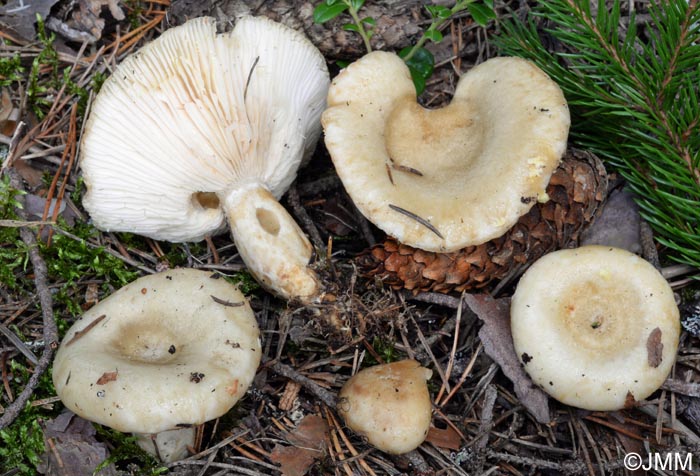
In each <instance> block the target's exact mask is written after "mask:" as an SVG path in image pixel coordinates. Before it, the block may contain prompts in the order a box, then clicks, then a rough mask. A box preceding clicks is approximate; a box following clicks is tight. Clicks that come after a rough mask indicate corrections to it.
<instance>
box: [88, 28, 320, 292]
mask: <svg viewBox="0 0 700 476" xmlns="http://www.w3.org/2000/svg"><path fill="white" fill-rule="evenodd" d="M328 85H329V76H328V70H327V68H326V64H325V61H324V58H323V57H322V55H321V54H320V52H319V51H318V50H317V49H316V48H315V47H314V46H313V45H312V44H311V42H309V41H308V39H306V38H305V37H304V36H303V35H302V34H301V33H299V32H296V31H294V30H292V29H290V28H287V27H285V26H283V25H281V24H278V23H275V22H273V21H271V20H268V19H265V18H256V17H245V18H242V19H240V20H239V21H238V22H237V23H236V26H235V28H234V29H233V30H232V31H231V32H229V33H224V34H217V33H216V27H215V22H214V20H213V19H212V18H197V19H194V20H191V21H188V22H187V23H185V24H183V25H181V26H178V27H175V28H172V29H170V30H168V31H166V32H165V33H163V34H162V35H161V36H160V37H159V38H158V39H156V40H154V41H152V42H151V43H149V44H147V45H146V46H145V47H143V48H142V49H141V50H139V51H138V52H136V53H135V54H133V55H131V56H129V57H128V58H126V59H125V60H124V61H123V62H122V63H121V64H120V65H119V66H118V67H117V69H116V70H115V71H114V73H113V74H112V75H111V76H110V77H109V78H108V80H107V81H106V82H105V84H104V85H103V86H102V89H101V90H100V93H99V94H98V95H97V97H96V99H95V101H94V103H93V105H92V109H91V112H90V115H89V118H88V120H87V122H86V125H85V131H84V134H83V139H82V145H81V159H80V166H81V169H82V173H83V177H84V180H85V184H86V186H87V193H86V195H85V197H84V199H83V205H84V206H85V208H86V209H87V210H88V212H89V213H90V216H91V217H92V220H93V222H94V223H95V225H96V226H97V227H98V228H100V229H103V230H108V231H129V232H134V233H139V234H141V235H145V236H148V237H151V238H154V239H158V240H169V241H173V242H186V241H198V240H201V239H203V238H204V237H205V236H207V235H213V234H216V233H219V232H222V231H223V230H225V228H226V225H227V223H228V225H229V226H230V229H231V233H232V236H233V239H234V240H235V242H236V246H237V248H238V250H239V252H240V254H241V257H242V258H243V260H244V262H245V263H246V265H247V266H248V268H249V269H250V271H251V273H252V274H253V275H254V276H255V277H256V278H257V279H258V281H260V283H261V284H263V285H264V286H265V287H267V288H268V289H270V290H272V291H273V292H275V293H277V294H279V295H281V296H283V297H286V298H290V297H297V298H301V299H312V298H313V297H314V296H316V295H317V294H318V293H319V291H320V290H319V282H318V280H317V278H316V275H315V273H314V272H313V271H312V270H311V269H310V268H309V267H308V264H309V262H310V260H311V258H312V254H313V249H312V246H311V244H310V243H309V240H308V239H307V238H306V236H305V235H304V233H303V232H302V230H301V229H300V228H299V226H298V225H297V224H296V223H295V222H294V220H293V219H292V218H291V217H290V216H289V214H288V213H287V212H286V210H285V209H284V207H282V206H281V205H280V204H279V202H278V201H277V200H278V199H279V198H280V197H281V196H282V195H283V194H284V192H285V191H286V190H287V189H288V188H289V186H290V184H291V183H292V182H293V180H294V179H295V176H296V172H297V169H298V168H299V166H300V164H301V163H302V161H303V160H305V159H307V158H308V157H309V156H310V154H311V153H312V152H313V150H314V148H315V145H316V142H317V140H318V138H319V135H320V132H321V126H320V115H321V112H322V111H323V109H324V108H325V98H326V93H327V89H328Z"/></svg>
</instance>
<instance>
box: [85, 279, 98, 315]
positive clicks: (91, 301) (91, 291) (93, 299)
mask: <svg viewBox="0 0 700 476" xmlns="http://www.w3.org/2000/svg"><path fill="white" fill-rule="evenodd" d="M99 300H100V287H99V286H98V285H97V283H88V285H87V288H86V289H85V302H84V303H83V305H82V306H81V307H82V308H83V311H87V310H88V309H90V308H91V307H92V306H94V305H95V304H97V303H98V302H99Z"/></svg>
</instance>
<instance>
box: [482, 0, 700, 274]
mask: <svg viewBox="0 0 700 476" xmlns="http://www.w3.org/2000/svg"><path fill="white" fill-rule="evenodd" d="M591 3H594V5H593V6H591ZM648 14H649V15H648V17H649V20H648V22H646V23H637V22H636V18H635V15H634V14H632V15H630V17H629V21H624V20H623V19H622V18H621V13H620V1H619V0H617V1H615V2H613V4H612V6H611V7H608V6H606V2H604V1H599V2H598V4H597V8H596V5H595V2H589V1H588V0H552V1H548V2H539V3H538V6H537V7H536V9H535V10H534V11H533V14H532V17H531V18H529V19H527V20H525V21H521V20H517V19H514V20H511V21H508V22H504V23H503V25H502V27H503V28H502V34H501V35H500V36H499V37H498V38H496V43H497V45H498V47H499V49H500V50H501V53H502V54H507V55H517V56H521V57H525V58H528V59H530V60H532V61H534V62H535V63H536V64H537V65H538V66H539V67H540V68H542V69H543V70H544V71H545V72H547V73H548V74H549V75H550V76H551V77H552V79H554V80H555V81H556V82H557V83H558V84H559V85H560V86H561V88H562V90H563V91H564V94H565V95H566V98H567V101H568V103H569V106H570V108H571V112H572V131H571V139H572V140H573V141H574V142H575V143H576V144H577V146H579V147H583V148H587V149H589V150H591V151H592V152H595V153H597V154H598V155H600V156H601V157H603V158H604V159H605V160H607V161H608V162H609V163H610V164H612V165H613V166H614V167H616V168H617V170H618V171H619V172H620V173H621V175H622V176H623V177H624V178H625V179H626V180H627V181H628V183H629V186H630V187H631V188H632V189H633V191H634V192H635V193H636V194H637V197H638V204H639V205H640V208H641V212H642V215H643V217H644V218H645V219H646V220H647V221H648V222H649V223H650V224H651V226H652V227H653V228H654V231H655V234H656V238H657V240H658V241H659V243H661V244H662V245H665V246H667V247H668V248H669V250H670V252H671V254H670V257H671V258H673V259H675V260H677V261H679V262H682V263H686V264H689V265H692V266H696V267H698V266H700V101H699V100H698V99H699V97H700V91H699V89H700V64H698V61H697V58H700V4H699V2H698V0H690V1H686V0H666V1H663V2H652V3H651V4H650V6H649V7H648ZM541 25H544V30H542V29H541V28H540V26H541ZM545 44H547V45H548V46H547V47H546V46H544V45H545Z"/></svg>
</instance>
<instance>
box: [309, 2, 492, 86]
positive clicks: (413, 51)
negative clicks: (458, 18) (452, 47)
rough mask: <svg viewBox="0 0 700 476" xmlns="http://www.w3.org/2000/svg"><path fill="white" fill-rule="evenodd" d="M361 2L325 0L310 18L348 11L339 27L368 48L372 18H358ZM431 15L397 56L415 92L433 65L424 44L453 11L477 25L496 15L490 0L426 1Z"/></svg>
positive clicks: (436, 38)
mask: <svg viewBox="0 0 700 476" xmlns="http://www.w3.org/2000/svg"><path fill="white" fill-rule="evenodd" d="M364 4H365V0H326V1H324V2H321V3H320V4H318V5H317V6H316V8H315V9H314V22H316V23H319V24H322V23H326V22H328V21H330V20H332V19H334V18H336V17H338V16H339V15H341V14H342V13H345V12H348V14H349V15H350V17H351V18H352V21H353V23H346V24H344V25H343V29H345V30H348V31H354V32H356V33H358V34H359V35H360V37H361V38H362V41H363V42H364V44H365V48H366V49H367V52H370V51H372V45H371V43H370V39H371V38H372V35H373V34H374V27H375V25H376V23H377V22H376V20H375V19H374V18H372V17H365V18H361V16H360V13H359V11H360V9H361V8H362V6H363V5H364ZM425 9H426V10H427V11H428V14H429V15H430V18H431V23H430V26H428V28H427V29H426V30H425V31H424V32H423V34H422V35H421V37H420V38H419V39H418V41H417V42H416V44H415V45H413V46H407V47H406V48H404V49H402V50H401V51H399V53H398V54H399V56H400V57H401V58H403V60H404V61H405V62H406V65H407V66H408V69H409V70H410V71H411V77H412V78H413V83H414V84H415V85H416V92H417V93H418V94H420V93H422V92H423V90H424V89H425V83H426V81H427V80H428V78H430V76H431V75H432V74H433V69H434V68H435V58H434V57H433V54H432V53H431V52H430V51H428V50H427V49H426V48H424V45H425V44H426V42H428V41H432V42H433V43H440V42H441V41H442V39H443V36H442V33H441V32H440V29H441V28H442V27H443V26H444V25H445V23H447V22H448V21H449V20H450V19H451V18H452V17H454V16H455V15H456V14H458V13H460V12H463V11H465V10H466V11H468V12H469V14H470V15H471V17H472V18H473V19H474V21H475V22H477V23H478V24H479V25H481V26H486V24H487V23H488V22H489V21H490V20H493V19H494V18H496V12H495V11H494V8H493V0H483V1H477V0H460V1H457V2H456V3H455V4H454V6H453V7H452V8H448V7H445V6H442V5H428V6H426V7H425Z"/></svg>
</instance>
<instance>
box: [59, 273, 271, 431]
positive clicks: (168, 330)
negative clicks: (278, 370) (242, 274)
mask: <svg viewBox="0 0 700 476" xmlns="http://www.w3.org/2000/svg"><path fill="white" fill-rule="evenodd" d="M260 357H261V348H260V333H259V330H258V325H257V322H256V320H255V316H254V315H253V311H252V310H251V308H250V306H249V305H248V303H247V301H246V299H245V297H244V296H243V294H241V292H240V291H238V289H237V288H236V286H234V285H232V284H230V283H228V282H226V281H225V280H223V279H215V278H214V277H212V274H211V273H208V272H204V271H198V270H192V269H174V270H170V271H166V272H163V273H159V274H155V275H150V276H145V277H142V278H139V279H137V280H136V281H134V282H133V283H130V284H128V285H127V286H124V287H123V288H121V289H119V290H118V291H117V292H115V293H114V294H112V295H111V296H109V297H108V298H107V299H105V300H104V301H102V302H100V303H99V304H97V305H95V306H94V307H92V308H91V309H90V310H89V311H87V312H86V313H85V314H84V315H83V316H82V317H81V318H80V319H79V320H78V321H77V322H76V323H75V324H74V325H73V326H72V327H71V329H70V330H69V331H68V333H67V334H66V336H65V338H64V340H63V342H62V344H61V346H60V348H59V350H58V352H57V353H56V358H55V361H54V366H53V382H54V385H55V386H56V392H57V394H58V396H59V397H61V400H62V401H63V403H64V404H65V405H66V407H67V408H69V409H70V410H72V411H73V412H75V413H77V414H78V415H80V416H81V417H83V418H85V419H87V420H91V421H94V422H97V423H100V424H103V425H106V426H109V427H111V428H114V429H116V430H118V431H123V432H135V433H159V432H162V431H165V430H171V429H174V428H177V427H178V426H189V425H197V424H201V423H204V422H206V421H208V420H211V419H214V418H217V417H219V416H221V415H223V414H224V413H226V412H227V411H228V410H229V409H230V408H231V407H233V405H235V403H236V402H237V401H238V400H239V399H240V398H241V397H242V396H243V395H244V394H245V392H246V390H247V388H248V386H249V385H250V383H251V382H252V381H253V377H254V376H255V373H256V370H257V367H258V365H259V363H260Z"/></svg>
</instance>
